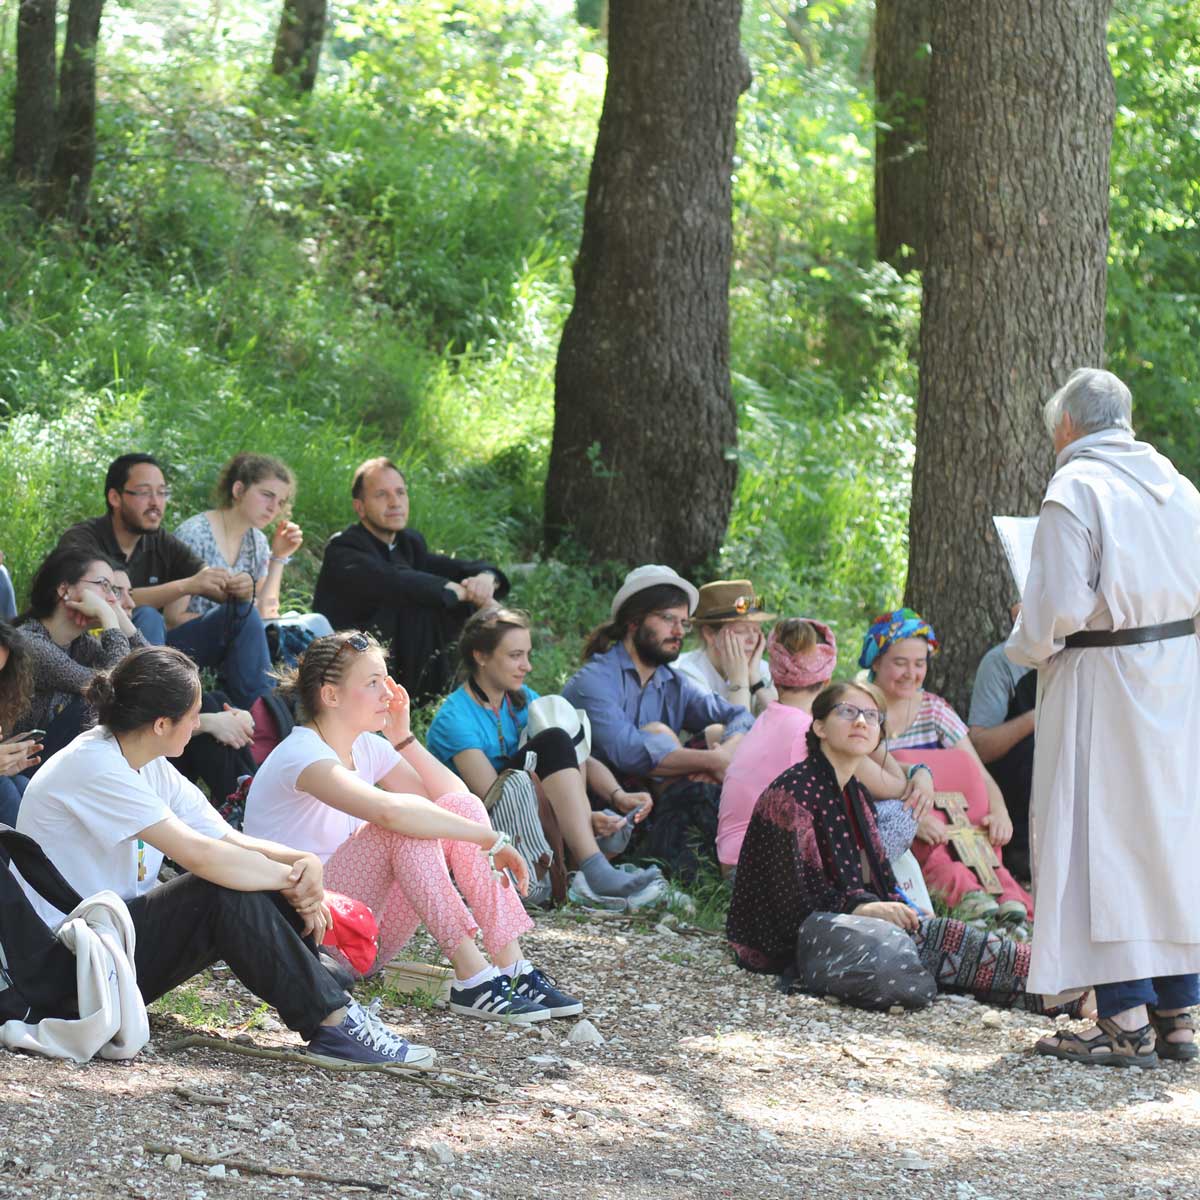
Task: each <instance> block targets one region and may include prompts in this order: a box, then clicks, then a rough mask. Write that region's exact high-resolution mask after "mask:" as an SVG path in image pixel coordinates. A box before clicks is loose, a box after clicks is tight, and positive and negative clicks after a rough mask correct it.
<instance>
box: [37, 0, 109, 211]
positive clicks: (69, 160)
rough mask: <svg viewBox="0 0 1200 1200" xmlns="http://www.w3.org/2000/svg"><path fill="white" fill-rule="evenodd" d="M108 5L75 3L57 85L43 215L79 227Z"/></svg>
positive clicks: (92, 159) (100, 0) (92, 157)
mask: <svg viewBox="0 0 1200 1200" xmlns="http://www.w3.org/2000/svg"><path fill="white" fill-rule="evenodd" d="M103 9H104V0H71V5H70V7H69V8H68V9H67V34H66V38H65V40H64V42H63V53H62V65H61V67H60V69H59V81H58V120H57V125H56V135H55V146H54V156H53V158H52V159H51V162H50V173H49V176H48V179H47V183H46V187H45V189H44V191H43V195H42V202H41V211H42V215H43V216H52V217H56V216H63V215H66V216H68V217H69V218H70V219H71V220H72V221H75V222H76V223H80V222H82V221H83V219H84V217H85V216H86V214H87V201H88V192H89V191H90V190H91V186H92V172H93V170H94V169H95V166H96V48H97V44H98V43H99V40H100V16H101V13H102V11H103Z"/></svg>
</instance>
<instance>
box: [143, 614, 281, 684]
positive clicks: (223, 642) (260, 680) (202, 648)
mask: <svg viewBox="0 0 1200 1200" xmlns="http://www.w3.org/2000/svg"><path fill="white" fill-rule="evenodd" d="M134 616H135V618H136V616H137V613H136V612H135V613H134ZM135 623H136V621H135ZM147 640H149V639H147ZM167 645H168V646H177V647H178V648H179V649H180V650H182V651H183V652H184V653H185V654H188V655H189V656H190V657H191V658H193V659H194V660H195V661H196V663H197V664H199V665H200V666H202V667H216V668H217V671H218V674H219V675H220V676H221V680H222V682H223V683H224V685H225V690H226V691H227V692H228V693H229V699H230V700H231V701H232V702H233V703H234V704H235V705H236V706H237V707H238V708H249V707H250V705H252V704H253V703H254V701H255V700H257V699H258V698H259V696H265V695H266V694H267V692H269V691H271V690H272V689H273V688H274V687H275V680H274V678H273V677H272V675H271V655H270V653H269V651H268V650H267V633H266V630H265V628H264V627H263V620H262V617H260V616H259V615H258V609H257V608H255V607H254V605H253V604H251V603H250V602H249V601H235V600H230V601H228V602H227V603H225V604H219V605H217V607H216V608H212V609H209V611H208V612H206V613H205V614H204V615H203V616H201V617H193V618H192V620H190V621H185V622H184V623H183V624H182V625H177V626H176V627H175V628H174V629H171V630H169V631H168V632H167Z"/></svg>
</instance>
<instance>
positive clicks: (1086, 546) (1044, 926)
mask: <svg viewBox="0 0 1200 1200" xmlns="http://www.w3.org/2000/svg"><path fill="white" fill-rule="evenodd" d="M1131 416H1132V403H1131V398H1130V394H1129V389H1128V388H1127V387H1126V386H1125V385H1124V383H1122V382H1121V380H1119V379H1118V378H1117V377H1116V376H1115V375H1112V374H1110V373H1109V372H1107V371H1098V370H1091V369H1085V370H1078V371H1076V372H1074V374H1072V376H1071V378H1070V379H1069V380H1068V381H1067V384H1066V386H1065V387H1063V388H1062V389H1061V390H1060V391H1058V392H1057V393H1055V395H1054V396H1052V397H1051V399H1050V400H1049V401H1048V402H1047V404H1046V408H1045V418H1046V425H1047V428H1048V429H1049V430H1050V431H1051V433H1052V434H1053V437H1054V449H1055V451H1056V453H1057V455H1058V459H1057V464H1056V469H1055V473H1054V476H1053V478H1052V479H1051V481H1050V485H1049V487H1048V488H1047V490H1046V496H1045V499H1044V500H1043V502H1042V509H1041V516H1040V520H1039V522H1038V530H1037V535H1036V537H1035V539H1034V543H1033V561H1032V565H1031V567H1030V571H1029V578H1028V580H1027V582H1026V585H1025V592H1024V596H1023V599H1022V609H1021V615H1020V618H1019V619H1018V621H1017V624H1016V627H1015V628H1014V629H1013V632H1012V635H1011V636H1010V638H1009V640H1008V645H1007V652H1008V656H1009V657H1010V658H1011V659H1012V660H1013V661H1014V662H1016V663H1019V664H1022V665H1025V666H1030V667H1036V668H1037V669H1038V670H1039V672H1040V673H1041V674H1040V679H1039V684H1040V689H1041V694H1040V702H1039V707H1038V717H1037V741H1036V751H1035V758H1034V777H1033V805H1032V808H1033V812H1032V820H1031V826H1032V844H1033V855H1034V871H1033V877H1034V891H1035V899H1036V903H1037V920H1036V922H1035V924H1034V934H1033V963H1032V969H1031V971H1030V975H1029V989H1030V991H1033V992H1041V993H1046V994H1052V993H1055V992H1059V991H1062V990H1064V989H1068V988H1080V987H1088V986H1094V987H1095V989H1096V1007H1097V1011H1098V1014H1099V1017H1100V1020H1099V1022H1098V1027H1097V1028H1094V1029H1091V1030H1088V1031H1086V1032H1085V1033H1084V1034H1082V1035H1074V1034H1065V1033H1064V1034H1059V1035H1056V1036H1055V1037H1051V1038H1044V1039H1042V1041H1040V1042H1039V1043H1038V1050H1039V1051H1040V1052H1041V1053H1044V1054H1052V1055H1055V1056H1056V1057H1060V1058H1068V1059H1070V1060H1072V1061H1077V1062H1085V1063H1089V1064H1092V1063H1095V1064H1104V1065H1112V1066H1142V1067H1152V1066H1156V1065H1157V1063H1158V1059H1159V1057H1164V1058H1175V1059H1189V1058H1194V1057H1195V1056H1196V1055H1197V1047H1196V1045H1195V1039H1194V1036H1193V1033H1192V1023H1191V1019H1190V1017H1189V1016H1188V1015H1187V1013H1186V1010H1187V1009H1188V1008H1190V1007H1191V1006H1192V1005H1194V1004H1196V1003H1197V1002H1200V982H1198V979H1197V974H1196V972H1198V971H1200V874H1198V873H1197V863H1198V862H1200V792H1198V790H1197V789H1198V787H1200V784H1198V782H1197V781H1198V780H1200V638H1198V636H1197V624H1196V614H1197V613H1198V612H1200V494H1198V493H1197V491H1196V488H1195V487H1194V486H1193V485H1192V484H1191V483H1190V482H1189V481H1188V480H1187V479H1185V478H1184V477H1183V476H1182V475H1180V474H1179V472H1178V471H1176V470H1175V468H1174V467H1173V466H1172V465H1171V463H1170V461H1168V460H1167V459H1166V458H1164V457H1163V456H1162V455H1161V454H1159V453H1157V451H1155V450H1154V449H1153V447H1151V446H1149V445H1147V444H1146V443H1145V442H1139V441H1135V440H1134V437H1133V429H1132V424H1131ZM1156 1042H1157V1052H1156Z"/></svg>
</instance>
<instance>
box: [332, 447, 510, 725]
mask: <svg viewBox="0 0 1200 1200" xmlns="http://www.w3.org/2000/svg"><path fill="white" fill-rule="evenodd" d="M350 498H351V501H352V503H353V504H354V511H355V513H356V514H357V516H358V520H357V521H356V522H355V523H354V524H353V525H349V526H347V527H346V528H345V529H343V530H342V532H341V533H335V534H334V535H333V537H331V538H330V539H329V541H328V542H327V543H326V546H325V556H324V558H323V559H322V560H321V573H320V574H319V575H318V576H317V586H316V590H315V591H314V592H313V603H312V606H313V610H314V611H315V612H319V613H322V614H323V615H324V616H326V617H327V618H328V619H329V623H330V624H331V625H332V626H333V627H334V629H373V630H375V631H377V632H378V633H379V635H380V638H381V640H382V641H383V642H384V644H385V645H389V644H390V653H389V655H388V666H389V668H390V669H391V672H392V678H393V679H395V680H396V682H397V683H399V684H400V685H401V686H402V687H403V688H404V689H405V691H407V692H408V694H409V698H410V699H411V700H412V702H413V703H414V704H423V703H425V702H426V701H428V700H430V699H432V698H433V697H435V696H440V695H442V694H443V693H445V692H447V691H449V690H450V685H451V680H452V676H453V674H454V669H453V657H452V654H451V651H452V649H453V647H454V644H455V643H456V642H457V641H458V635H459V634H460V633H461V632H462V627H463V624H464V623H465V622H466V619H467V618H468V617H469V616H470V615H471V614H472V613H473V612H476V611H478V610H479V609H482V608H487V607H489V606H490V605H492V604H494V603H495V602H496V601H497V600H502V599H503V598H504V597H505V596H506V595H507V594H508V580H507V579H506V578H505V576H504V572H503V571H501V570H500V568H499V567H497V566H495V565H494V564H493V563H489V562H483V561H482V560H474V559H463V558H451V557H450V556H449V555H447V554H435V553H434V552H433V551H432V550H430V549H429V547H428V545H427V544H426V542H425V538H424V537H423V536H422V535H421V534H419V533H418V532H417V531H416V530H415V529H410V528H409V527H408V509H409V495H408V484H407V482H406V481H405V478H404V476H403V475H402V474H401V473H400V468H399V467H397V466H396V464H395V463H393V462H392V461H391V460H390V459H387V458H370V459H367V461H366V462H364V463H362V464H361V465H360V466H359V468H358V470H356V471H355V472H354V479H353V482H352V483H351V485H350Z"/></svg>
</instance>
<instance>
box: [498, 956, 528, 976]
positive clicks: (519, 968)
mask: <svg viewBox="0 0 1200 1200" xmlns="http://www.w3.org/2000/svg"><path fill="white" fill-rule="evenodd" d="M532 970H533V963H531V962H530V961H529V959H527V958H518V959H517V961H516V962H515V963H513V964H512V966H511V967H501V968H500V974H501V975H507V976H508V977H509V979H516V978H518V977H519V976H521V975H524V974H525V972H526V971H532Z"/></svg>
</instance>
